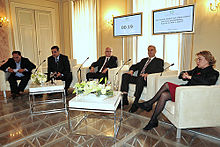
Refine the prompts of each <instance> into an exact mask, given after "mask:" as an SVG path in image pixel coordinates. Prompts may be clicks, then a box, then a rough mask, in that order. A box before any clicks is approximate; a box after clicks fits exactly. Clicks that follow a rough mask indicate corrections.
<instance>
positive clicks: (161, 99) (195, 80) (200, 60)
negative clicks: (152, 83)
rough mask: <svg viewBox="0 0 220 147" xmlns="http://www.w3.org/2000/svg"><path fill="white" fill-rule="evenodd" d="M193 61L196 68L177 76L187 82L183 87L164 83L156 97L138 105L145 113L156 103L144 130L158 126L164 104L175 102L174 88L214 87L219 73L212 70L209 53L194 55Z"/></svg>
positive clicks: (212, 60) (213, 59) (211, 60)
mask: <svg viewBox="0 0 220 147" xmlns="http://www.w3.org/2000/svg"><path fill="white" fill-rule="evenodd" d="M196 56H197V58H196V59H195V61H196V64H197V66H196V67H195V68H194V69H193V70H190V71H183V72H181V73H180V75H179V79H182V80H186V81H188V82H187V84H185V85H176V84H173V83H170V82H166V83H164V84H163V86H162V87H161V88H160V89H159V91H158V92H157V93H156V95H155V96H154V97H153V98H152V99H150V100H148V101H146V102H144V103H139V104H138V107H140V108H141V109H143V110H146V111H147V112H149V111H151V110H152V106H153V104H154V103H155V102H157V105H156V108H155V110H154V113H153V115H152V117H151V120H150V121H149V123H148V124H147V125H146V126H145V127H144V128H143V129H144V130H150V129H152V128H154V127H157V126H158V120H157V117H158V115H159V114H160V113H161V112H162V111H163V109H164V107H165V104H166V102H167V101H168V100H171V101H173V102H175V91H176V87H179V86H193V85H215V83H216V81H217V80H218V77H219V72H218V71H216V70H214V69H213V66H214V65H215V63H216V60H215V58H214V56H213V55H212V54H211V52H209V51H201V52H199V53H197V54H196Z"/></svg>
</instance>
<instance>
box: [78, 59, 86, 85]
mask: <svg viewBox="0 0 220 147" xmlns="http://www.w3.org/2000/svg"><path fill="white" fill-rule="evenodd" d="M88 59H89V57H87V58H86V60H85V61H84V62H83V63H82V64H81V65H80V67H79V69H78V70H77V78H78V82H79V83H80V82H82V76H81V68H82V66H83V64H84V63H85V62H86V61H87V60H88ZM78 73H79V74H78Z"/></svg>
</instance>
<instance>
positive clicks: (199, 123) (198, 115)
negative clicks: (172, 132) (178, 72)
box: [156, 76, 220, 138]
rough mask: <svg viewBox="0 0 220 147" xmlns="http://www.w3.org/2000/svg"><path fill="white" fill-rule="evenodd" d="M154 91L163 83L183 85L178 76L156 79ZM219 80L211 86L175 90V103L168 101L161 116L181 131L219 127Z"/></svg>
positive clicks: (183, 87)
mask: <svg viewBox="0 0 220 147" xmlns="http://www.w3.org/2000/svg"><path fill="white" fill-rule="evenodd" d="M156 82H157V84H156V87H157V88H156V89H157V90H158V89H159V88H160V87H161V86H162V85H163V84H164V83H165V82H172V83H175V84H184V83H186V82H184V81H182V80H180V79H178V76H163V77H157V79H156ZM219 112H220V78H219V79H218V81H217V83H216V85H213V86H182V87H177V88H176V94H175V102H172V101H168V102H167V103H166V106H165V108H164V110H163V112H162V113H163V114H164V115H165V116H166V117H167V118H168V120H169V121H170V122H171V123H172V124H173V125H174V126H175V127H176V128H177V134H176V138H180V137H181V129H186V128H201V127H216V126H220V117H219Z"/></svg>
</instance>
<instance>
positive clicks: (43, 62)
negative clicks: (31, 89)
mask: <svg viewBox="0 0 220 147" xmlns="http://www.w3.org/2000/svg"><path fill="white" fill-rule="evenodd" d="M45 61H46V60H43V61H42V62H41V63H40V64H39V66H38V67H37V68H36V69H35V71H34V74H35V73H36V72H37V71H38V69H39V67H40V66H41V65H42V64H43V63H44V62H45Z"/></svg>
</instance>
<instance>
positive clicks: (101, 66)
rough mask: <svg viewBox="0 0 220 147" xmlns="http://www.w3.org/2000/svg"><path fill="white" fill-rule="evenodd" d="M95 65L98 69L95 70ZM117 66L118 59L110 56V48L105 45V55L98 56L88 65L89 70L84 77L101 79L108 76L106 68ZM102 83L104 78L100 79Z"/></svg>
mask: <svg viewBox="0 0 220 147" xmlns="http://www.w3.org/2000/svg"><path fill="white" fill-rule="evenodd" d="M95 67H98V71H97V72H95ZM116 67H118V59H117V57H115V56H112V49H111V48H110V47H107V48H106V49H105V56H102V57H100V58H99V59H98V60H97V61H96V62H93V63H92V65H91V66H90V67H89V69H90V71H89V72H88V73H87V74H86V79H87V81H89V80H90V79H101V78H102V77H107V78H108V69H110V68H116ZM102 83H104V80H103V81H102Z"/></svg>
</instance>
